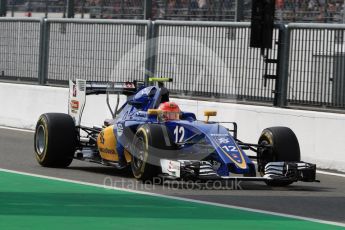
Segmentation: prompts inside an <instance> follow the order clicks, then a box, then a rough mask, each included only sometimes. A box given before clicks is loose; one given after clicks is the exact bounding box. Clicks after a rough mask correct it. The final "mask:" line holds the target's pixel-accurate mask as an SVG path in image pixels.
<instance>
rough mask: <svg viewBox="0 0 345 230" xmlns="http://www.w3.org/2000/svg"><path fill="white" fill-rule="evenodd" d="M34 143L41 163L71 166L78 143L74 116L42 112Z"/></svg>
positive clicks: (56, 166) (47, 165) (46, 165)
mask: <svg viewBox="0 0 345 230" xmlns="http://www.w3.org/2000/svg"><path fill="white" fill-rule="evenodd" d="M34 145H35V155H36V160H37V162H38V163H39V164H40V165H42V166H44V167H54V168H65V167H67V166H69V165H70V164H71V162H72V160H73V156H74V152H75V149H76V145H77V132H76V129H75V125H74V121H73V119H72V117H71V116H70V115H68V114H63V113H46V114H42V115H41V116H40V118H39V119H38V122H37V125H36V130H35V142H34Z"/></svg>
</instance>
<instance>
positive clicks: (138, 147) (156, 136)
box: [131, 124, 174, 181]
mask: <svg viewBox="0 0 345 230" xmlns="http://www.w3.org/2000/svg"><path fill="white" fill-rule="evenodd" d="M163 129H166V127H164V126H162V125H158V124H148V125H143V126H141V127H140V128H139V129H138V130H137V132H136V134H135V136H134V138H133V143H132V150H131V155H132V160H131V169H132V172H133V175H134V177H135V178H136V179H138V180H142V181H152V180H153V179H154V177H156V176H158V174H159V173H161V166H160V159H162V158H168V159H171V158H172V156H169V155H171V154H172V153H173V152H174V151H171V150H173V149H174V146H173V143H172V142H170V143H168V144H167V143H166V141H167V140H168V139H170V138H169V137H166V136H165V135H167V132H166V131H167V130H165V131H164V130H163ZM169 144H170V146H169Z"/></svg>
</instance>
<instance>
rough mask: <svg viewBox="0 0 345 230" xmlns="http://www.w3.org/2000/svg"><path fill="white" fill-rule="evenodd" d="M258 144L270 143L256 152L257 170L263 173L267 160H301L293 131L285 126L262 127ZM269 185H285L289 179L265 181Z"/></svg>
mask: <svg viewBox="0 0 345 230" xmlns="http://www.w3.org/2000/svg"><path fill="white" fill-rule="evenodd" d="M259 145H270V146H271V147H270V148H260V149H259V153H258V171H259V172H260V174H261V175H263V174H264V167H265V165H266V164H267V163H269V162H277V161H284V162H298V161H300V160H301V155H300V148H299V143H298V140H297V137H296V135H295V133H294V132H293V131H292V130H291V129H290V128H287V127H271V128H267V129H264V130H263V131H262V133H261V136H260V138H259ZM266 183H267V184H268V185H270V186H287V185H289V184H291V183H293V182H290V181H283V182H281V181H267V182H266Z"/></svg>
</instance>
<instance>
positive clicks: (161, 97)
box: [34, 78, 317, 186]
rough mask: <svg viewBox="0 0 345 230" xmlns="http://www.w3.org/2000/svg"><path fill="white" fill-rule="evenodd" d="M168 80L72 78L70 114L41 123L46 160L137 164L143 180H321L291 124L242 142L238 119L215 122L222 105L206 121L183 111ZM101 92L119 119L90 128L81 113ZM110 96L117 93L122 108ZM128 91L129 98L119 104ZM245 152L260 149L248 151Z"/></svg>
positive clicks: (38, 146) (39, 147) (51, 163)
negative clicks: (171, 99)
mask: <svg viewBox="0 0 345 230" xmlns="http://www.w3.org/2000/svg"><path fill="white" fill-rule="evenodd" d="M165 81H172V79H169V78H150V79H149V82H150V83H151V85H150V86H145V84H144V83H143V82H139V81H134V82H113V83H100V82H89V81H85V80H76V81H75V82H72V81H70V95H69V114H62V113H46V114H42V115H41V116H40V118H39V120H38V122H37V126H36V131H35V140H34V145H35V153H36V154H35V155H36V159H37V161H38V163H39V164H40V165H42V166H45V167H67V166H69V165H70V164H71V162H72V160H73V159H76V160H84V161H89V162H95V163H99V164H102V165H106V166H111V167H114V168H116V169H118V170H131V171H132V173H133V175H134V177H135V178H137V179H139V180H143V181H146V180H152V179H153V178H155V177H161V178H164V179H168V180H169V179H172V180H179V181H186V180H188V181H190V180H198V181H209V180H225V181H228V180H241V181H263V182H266V183H267V184H268V185H271V186H286V185H289V184H291V183H293V182H297V181H304V182H314V181H317V180H316V179H315V175H316V165H315V164H310V163H306V162H302V161H301V160H300V148H299V143H298V140H297V138H296V135H295V134H294V132H293V131H292V130H291V129H289V128H287V127H271V128H267V129H265V130H263V131H262V134H261V136H260V137H259V140H258V143H255V144H250V143H246V142H242V141H240V140H239V139H238V138H237V124H236V123H235V122H214V121H210V117H211V116H216V114H217V112H216V111H205V112H204V115H205V117H206V119H205V120H202V121H201V120H197V119H196V116H195V114H193V113H190V112H186V111H180V109H179V107H178V105H177V104H176V103H173V102H169V92H168V90H167V89H166V88H165V87H164V84H163V82H165ZM155 82H158V85H159V86H158V87H157V86H154V84H155ZM97 94H106V99H107V100H106V101H107V105H108V107H109V110H110V112H111V114H112V119H108V120H105V121H104V125H103V126H102V127H97V126H94V127H85V126H83V125H81V117H82V113H83V109H84V106H85V102H86V95H97ZM110 94H115V95H116V94H117V105H116V106H115V109H113V108H112V107H111V105H110V102H109V101H110V100H109V95H110ZM120 95H126V96H127V100H126V102H125V103H124V104H123V105H122V106H121V107H120V108H119V98H120ZM225 126H227V127H230V128H227V127H225ZM245 150H246V151H247V152H249V151H250V152H253V153H254V154H253V155H251V156H250V155H247V154H246V153H245ZM253 159H254V160H256V161H257V165H256V164H254V162H253V161H252V160H253ZM256 172H258V174H259V175H260V176H258V177H257V176H256V175H257V173H256Z"/></svg>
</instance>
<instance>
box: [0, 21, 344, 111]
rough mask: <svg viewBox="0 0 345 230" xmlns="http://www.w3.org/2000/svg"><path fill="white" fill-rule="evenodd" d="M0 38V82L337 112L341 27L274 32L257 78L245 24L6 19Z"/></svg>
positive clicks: (257, 61)
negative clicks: (110, 86) (158, 82)
mask: <svg viewBox="0 0 345 230" xmlns="http://www.w3.org/2000/svg"><path fill="white" fill-rule="evenodd" d="M0 31H1V33H0V80H1V79H5V80H25V81H26V80H30V81H37V82H39V83H40V84H56V83H59V84H66V83H67V81H68V79H76V78H82V79H86V80H95V81H104V82H106V81H127V80H145V79H146V78H147V77H149V76H158V77H160V76H163V77H172V78H173V79H174V82H173V83H167V84H169V85H168V88H169V89H170V90H171V91H172V93H175V94H178V95H180V96H188V97H195V96H200V97H207V98H212V97H213V98H225V99H236V100H241V101H243V100H246V101H253V102H262V101H263V102H277V101H278V103H275V104H276V105H278V106H287V105H292V104H293V105H310V106H317V107H327V108H331V109H332V108H336V109H344V108H345V93H344V92H345V47H344V46H345V43H344V36H345V25H338V24H310V23H309V24H301V23H293V24H288V25H277V26H276V28H275V30H274V39H273V41H272V44H273V49H272V50H271V51H270V52H269V57H268V58H269V59H277V63H270V64H268V66H267V70H266V68H265V63H264V58H263V57H262V55H261V52H260V50H259V49H254V48H250V47H249V40H250V23H246V22H238V23H235V22H186V21H162V20H158V21H145V20H102V19H94V20H85V19H84V20H82V19H34V18H33V19H25V20H23V19H18V18H6V19H0ZM264 74H268V75H275V74H278V76H279V77H278V79H277V80H273V79H266V80H265V79H264V78H263V75H264Z"/></svg>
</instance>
